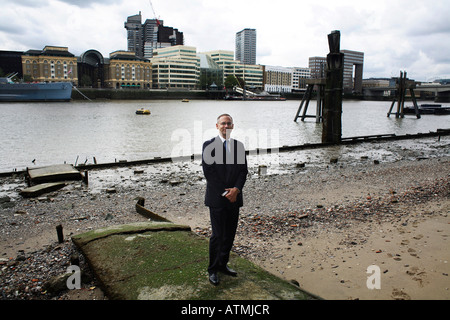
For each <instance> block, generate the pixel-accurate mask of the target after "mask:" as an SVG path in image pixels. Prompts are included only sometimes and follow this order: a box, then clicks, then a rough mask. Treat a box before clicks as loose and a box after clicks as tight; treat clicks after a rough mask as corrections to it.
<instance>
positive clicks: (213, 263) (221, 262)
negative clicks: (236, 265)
mask: <svg viewBox="0 0 450 320" xmlns="http://www.w3.org/2000/svg"><path fill="white" fill-rule="evenodd" d="M209 214H210V217H211V228H212V235H211V238H210V239H209V267H208V272H209V273H211V272H217V271H219V270H221V269H223V268H225V266H226V265H227V263H228V260H229V259H230V251H231V248H232V247H233V242H234V237H235V235H236V229H237V226H238V220H239V207H237V206H233V205H230V206H227V207H224V208H212V207H210V208H209Z"/></svg>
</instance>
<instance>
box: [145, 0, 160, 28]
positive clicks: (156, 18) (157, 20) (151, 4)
mask: <svg viewBox="0 0 450 320" xmlns="http://www.w3.org/2000/svg"><path fill="white" fill-rule="evenodd" d="M148 1H149V2H150V7H152V11H153V16H154V17H155V20H156V25H157V26H158V27H159V26H160V24H161V22H160V21H159V18H158V17H157V16H156V12H155V9H154V8H153V3H152V0H148Z"/></svg>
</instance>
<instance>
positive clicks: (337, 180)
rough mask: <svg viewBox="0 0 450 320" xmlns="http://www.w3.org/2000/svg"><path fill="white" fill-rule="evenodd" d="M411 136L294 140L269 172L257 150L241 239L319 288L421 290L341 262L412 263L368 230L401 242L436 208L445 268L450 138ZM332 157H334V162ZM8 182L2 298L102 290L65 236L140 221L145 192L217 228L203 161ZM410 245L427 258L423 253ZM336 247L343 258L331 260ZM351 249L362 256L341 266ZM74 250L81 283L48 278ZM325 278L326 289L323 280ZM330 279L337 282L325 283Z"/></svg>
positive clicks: (204, 232)
mask: <svg viewBox="0 0 450 320" xmlns="http://www.w3.org/2000/svg"><path fill="white" fill-rule="evenodd" d="M416 144H418V145H420V146H416V147H415V148H413V149H409V148H406V147H404V146H402V145H401V144H397V145H395V144H389V146H386V145H384V144H368V145H367V146H366V147H361V146H354V147H345V148H347V149H345V150H343V149H342V148H340V149H338V150H337V149H330V148H329V149H327V150H322V151H320V153H317V152H319V151H316V154H313V153H308V151H303V152H291V153H289V155H287V157H288V158H289V159H286V158H283V159H282V160H281V161H278V163H277V165H276V167H277V168H278V169H273V168H274V167H275V166H271V163H270V160H269V162H266V163H265V164H266V165H267V167H268V174H267V175H259V174H258V165H257V162H252V164H251V168H250V169H251V170H250V171H251V174H250V177H249V179H248V181H247V184H246V187H245V194H244V197H245V198H244V207H243V208H242V210H241V218H240V224H239V228H238V234H237V238H236V241H235V247H234V251H235V252H236V253H237V254H239V255H241V256H243V257H246V258H248V259H250V260H252V261H253V262H255V263H256V264H259V265H261V266H263V267H264V268H266V269H268V270H269V271H271V272H273V273H275V274H277V275H279V276H281V277H284V278H286V279H287V280H295V281H297V282H298V283H299V284H300V286H302V287H303V286H308V287H307V288H305V289H307V290H308V291H310V292H313V293H316V294H318V295H319V296H323V297H324V298H329V299H364V298H369V299H370V298H371V297H372V298H373V299H407V298H411V299H415V298H416V297H419V298H420V297H421V296H420V295H418V296H416V295H415V294H413V293H411V291H412V289H411V291H409V292H408V290H409V289H408V288H407V285H406V284H405V285H404V286H403V287H402V283H400V284H399V286H400V287H399V288H389V289H388V290H387V291H388V292H387V293H385V294H384V295H382V294H379V295H376V296H370V295H369V296H368V295H367V292H368V291H369V290H368V289H367V288H364V285H363V286H362V288H361V283H358V284H357V285H356V284H355V282H356V281H353V283H352V281H351V280H349V279H346V278H345V277H346V272H350V273H351V272H355V268H356V267H355V265H356V264H357V265H361V266H364V271H363V272H362V273H363V275H362V278H364V277H366V275H365V274H364V273H365V268H366V267H367V266H369V265H370V264H371V263H372V262H373V261H375V260H376V259H375V260H373V261H372V262H370V261H371V260H370V259H373V255H374V256H376V257H377V258H379V257H381V255H387V256H386V257H385V258H386V259H387V258H389V259H390V260H389V262H379V263H380V264H384V265H385V266H387V265H388V264H389V263H391V262H390V261H391V260H392V259H395V258H396V257H397V258H398V259H400V260H402V259H403V261H402V262H400V263H403V264H402V268H403V269H405V270H403V269H402V270H399V271H398V272H404V273H407V272H410V273H411V272H413V271H411V270H410V269H411V266H413V265H412V263H409V262H408V263H407V262H405V261H406V257H405V254H403V253H399V252H400V251H398V252H397V253H396V252H394V251H392V252H385V251H383V250H384V249H382V248H378V247H377V248H374V247H372V245H373V243H372V242H371V239H372V238H371V237H372V236H373V235H374V233H375V230H378V229H380V230H381V229H383V228H385V229H383V230H385V233H384V234H383V236H384V238H383V239H384V243H383V244H384V245H388V244H389V245H390V244H394V242H395V241H396V240H394V238H392V239H391V238H389V235H390V234H391V233H392V235H393V237H394V235H398V234H400V232H399V231H398V230H399V228H404V229H405V228H408V227H410V226H413V225H414V224H416V225H418V224H419V223H422V222H424V221H428V220H430V219H435V218H439V219H444V222H443V223H444V224H443V226H444V227H445V228H441V229H442V230H441V231H440V233H439V235H440V236H441V237H440V238H439V243H438V245H437V249H436V250H435V254H436V255H444V256H436V257H435V259H437V260H439V261H442V264H443V265H444V267H446V268H447V270H448V265H446V263H447V261H448V257H447V256H448V253H449V250H448V240H447V237H448V236H449V235H450V234H449V233H450V232H449V230H448V226H449V223H450V221H448V214H449V213H450V212H449V210H450V209H449V208H450V207H449V190H450V185H449V178H450V157H449V152H448V151H449V141H448V139H447V140H445V139H444V140H443V141H439V142H437V141H436V140H433V139H431V140H427V141H424V142H420V141H419V142H416ZM377 150H378V151H379V152H377ZM386 150H388V151H386ZM284 157H286V156H284ZM330 159H338V161H337V163H335V161H333V163H330ZM272 169H273V170H272ZM1 183H2V197H1V199H2V200H1V203H0V221H1V223H0V224H1V226H0V279H1V284H0V299H4V300H9V299H15V300H26V299H44V300H48V299H53V300H57V299H88V300H93V299H106V297H104V296H103V294H102V292H101V289H100V288H99V287H98V285H97V283H96V280H95V277H94V276H92V272H90V270H89V267H88V266H87V265H86V263H85V261H84V259H83V257H82V255H80V254H79V253H78V252H77V250H76V249H75V248H74V246H73V244H72V242H71V240H70V237H71V235H74V234H79V233H83V232H86V231H89V230H93V229H97V228H102V227H105V226H110V225H117V224H125V223H130V222H137V221H144V220H145V218H143V217H142V216H140V215H139V214H137V213H136V211H135V203H136V199H137V198H138V197H143V198H145V203H146V207H147V208H148V209H150V210H152V211H154V212H156V213H158V214H159V215H161V216H164V217H165V218H168V219H169V220H171V221H173V222H176V223H182V224H186V225H189V226H190V227H191V228H192V230H193V231H194V232H196V233H198V234H199V235H200V236H205V237H207V236H209V234H210V229H209V213H208V209H207V208H206V207H205V206H204V204H203V199H204V190H205V181H204V178H203V174H202V171H201V166H200V164H199V163H198V162H186V163H173V164H161V165H151V166H142V167H136V168H127V169H111V170H98V171H91V172H90V173H89V185H85V184H84V183H83V182H70V183H68V185H67V186H66V187H65V188H63V189H61V190H59V191H57V192H53V193H50V194H47V195H45V196H42V197H39V198H34V199H22V198H21V197H20V196H18V194H17V190H19V189H21V188H23V187H25V182H24V179H23V177H21V176H17V177H7V178H2V181H1ZM445 219H446V220H445ZM445 222H446V223H445ZM57 225H62V226H63V232H64V237H65V241H64V242H63V243H58V238H57V234H56V230H55V228H56V226H57ZM386 226H389V227H386ZM422 236H424V238H425V239H426V238H427V235H422ZM386 237H388V238H389V239H391V240H389V241H388V238H386ZM403 240H405V239H401V240H398V241H403ZM428 241H430V242H429V243H426V245H428V247H427V248H426V249H424V250H428V251H430V247H431V239H429V240H428ZM446 241H447V242H446ZM402 246H404V245H402V244H401V243H399V244H398V246H397V247H398V248H404V249H405V248H406V247H402ZM433 248H434V246H433ZM408 249H409V250H414V249H413V248H408ZM416 249H417V247H416ZM357 250H362V252H365V253H371V254H372V257H369V258H365V259H366V260H367V259H368V260H367V261H366V260H364V261H363V260H361V259H363V256H364V255H363V254H362V252H359V251H358V253H356V251H357ZM392 250H394V249H392ZM399 250H400V249H399ZM405 250H406V249H405ZM349 252H352V254H353V257H352V258H349V257H348V255H349ZM411 252H412V251H411ZM411 252H410V253H411ZM340 255H341V256H340ZM343 255H347V258H343ZM389 255H390V256H389ZM410 256H411V257H414V259H420V258H418V257H420V254H416V256H413V255H411V254H410V255H409V256H408V258H410ZM339 257H341V260H340V263H336V261H335V259H336V258H339ZM358 259H359V260H358ZM398 259H397V260H394V261H400V260H398ZM331 260H332V261H333V263H331V262H330V261H331ZM349 260H352V262H354V263H355V265H352V266H346V263H348V261H349ZM342 261H344V262H342ZM75 262H78V263H79V264H80V266H81V267H82V269H83V270H85V273H86V275H87V276H86V277H85V278H84V280H83V288H82V289H81V290H72V291H69V290H57V289H55V288H54V287H52V286H49V282H50V280H52V279H55V277H57V276H60V275H62V274H64V273H65V272H66V269H67V267H68V266H70V265H71V264H73V263H75ZM414 262H416V260H414ZM366 264H367V265H366ZM336 265H337V267H336ZM405 266H406V267H405ZM205 268H206V266H205ZM344 268H345V269H346V270H345V271H344V270H343V269H344ZM352 268H353V269H352ZM397 268H400V267H398V266H392V267H389V268H385V269H384V270H383V272H384V274H386V277H387V276H389V275H390V274H394V271H395V270H396V269H397ZM425 268H427V267H426V266H422V265H420V268H419V267H417V268H416V269H417V270H416V269H414V270H415V275H416V278H417V277H419V275H420V272H419V271H420V270H422V269H425ZM430 268H434V269H433V270H435V269H436V268H437V267H436V266H434V265H433V266H430ZM328 269H329V270H328ZM382 269H383V268H382ZM386 270H388V271H386ZM418 270H419V271H418ZM338 271H339V272H338ZM427 271H428V272H429V273H430V272H431V271H430V270H427ZM395 272H396V271H395ZM423 272H425V271H423ZM437 273H439V274H438V275H437V276H436V279H434V278H433V281H431V277H428V280H427V281H428V282H427V281H425V280H423V281H421V284H422V287H423V288H425V289H428V288H429V287H432V286H434V285H435V283H440V284H441V285H444V287H446V288H447V290H448V287H450V283H449V280H448V279H449V277H448V272H445V271H442V272H440V271H438V272H437ZM422 274H423V273H422ZM419 278H420V277H419ZM422 278H423V277H422ZM364 279H365V278H364ZM321 281H322V282H323V283H326V284H327V286H328V289H327V288H322V287H323V285H321V284H320V283H321ZM327 281H330V282H327ZM361 281H362V280H361ZM364 281H365V280H364ZM328 283H331V287H330V285H329V284H328ZM417 283H418V281H415V282H413V283H412V284H411V286H417ZM352 284H355V285H352ZM364 284H365V282H364ZM333 285H335V286H336V288H333V287H332V286H333ZM315 289H317V290H315ZM431 289H433V288H431ZM327 290H328V292H329V291H333V290H334V291H333V292H335V293H336V294H330V295H327ZM442 290H443V292H441V291H439V292H438V293H437V294H436V295H435V296H434V297H433V296H431V297H430V298H431V299H449V298H450V293H449V292H448V291H445V288H444V289H442ZM318 291H320V292H318ZM381 291H382V290H381ZM415 291H417V290H416V288H414V292H415ZM419 291H420V290H419ZM434 291H436V290H434ZM324 293H325V294H324Z"/></svg>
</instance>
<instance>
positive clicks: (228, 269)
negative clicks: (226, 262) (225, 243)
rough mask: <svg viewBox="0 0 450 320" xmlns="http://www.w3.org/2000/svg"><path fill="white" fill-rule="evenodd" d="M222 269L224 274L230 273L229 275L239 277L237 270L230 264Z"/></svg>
mask: <svg viewBox="0 0 450 320" xmlns="http://www.w3.org/2000/svg"><path fill="white" fill-rule="evenodd" d="M220 271H221V272H223V273H224V274H227V275H229V276H232V277H237V272H236V271H235V270H233V269H231V268H230V267H228V266H225V267H223V269H222V270H220Z"/></svg>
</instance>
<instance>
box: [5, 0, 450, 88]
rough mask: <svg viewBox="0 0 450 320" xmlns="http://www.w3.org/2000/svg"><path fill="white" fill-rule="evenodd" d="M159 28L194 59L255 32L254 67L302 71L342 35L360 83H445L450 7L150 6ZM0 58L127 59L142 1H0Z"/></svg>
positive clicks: (381, 3) (403, 1)
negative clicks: (129, 26) (58, 54)
mask: <svg viewBox="0 0 450 320" xmlns="http://www.w3.org/2000/svg"><path fill="white" fill-rule="evenodd" d="M152 3H153V7H154V9H155V12H156V15H157V16H158V17H159V18H160V19H162V20H164V25H166V26H171V27H174V28H178V29H179V30H180V31H182V32H183V33H184V37H185V45H189V46H194V47H196V48H197V51H198V52H202V51H209V50H217V49H223V50H232V51H234V40H235V35H236V32H238V31H240V30H242V29H244V28H254V29H256V30H257V63H258V64H264V65H276V66H284V67H292V66H297V67H307V66H308V58H309V57H311V56H326V55H327V53H328V52H329V49H328V42H327V35H328V34H329V33H330V32H331V31H333V30H340V31H341V49H348V50H355V51H362V52H364V53H365V66H364V78H369V77H392V76H398V75H399V73H400V71H401V70H405V71H407V72H408V76H409V77H410V78H413V79H416V80H421V81H427V80H428V81H430V80H434V79H436V78H450V18H449V17H450V1H449V0H433V1H422V0H421V1H419V0H378V1H361V0H334V1H330V0H301V1H299V0H295V1H293V0H227V1H225V0H152ZM0 8H1V10H0V50H16V51H25V50H28V49H42V48H44V46H46V45H57V46H66V47H69V51H70V52H72V53H73V54H75V55H80V54H81V53H83V52H85V51H87V50H89V49H96V50H98V51H100V52H101V53H102V54H103V55H104V56H109V53H110V52H113V51H115V50H120V49H123V50H126V49H127V42H126V30H125V29H124V22H125V21H126V18H127V17H128V16H130V15H134V14H137V13H139V11H141V12H142V15H143V20H145V19H153V18H154V14H153V11H152V9H151V6H150V1H149V0H0Z"/></svg>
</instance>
